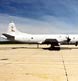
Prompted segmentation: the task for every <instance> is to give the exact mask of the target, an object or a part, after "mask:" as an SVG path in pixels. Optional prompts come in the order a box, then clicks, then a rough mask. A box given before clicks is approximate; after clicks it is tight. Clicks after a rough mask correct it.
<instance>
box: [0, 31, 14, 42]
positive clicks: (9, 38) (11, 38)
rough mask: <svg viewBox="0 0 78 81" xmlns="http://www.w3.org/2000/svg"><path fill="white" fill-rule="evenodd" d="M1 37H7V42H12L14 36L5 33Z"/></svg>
mask: <svg viewBox="0 0 78 81" xmlns="http://www.w3.org/2000/svg"><path fill="white" fill-rule="evenodd" d="M2 35H3V36H5V37H7V39H8V40H11V41H14V38H15V37H14V36H12V35H9V34H6V33H3V34H2Z"/></svg>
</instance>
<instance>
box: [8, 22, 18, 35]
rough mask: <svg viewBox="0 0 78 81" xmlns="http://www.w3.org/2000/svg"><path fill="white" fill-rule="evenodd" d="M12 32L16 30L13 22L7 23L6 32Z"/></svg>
mask: <svg viewBox="0 0 78 81" xmlns="http://www.w3.org/2000/svg"><path fill="white" fill-rule="evenodd" d="M12 32H17V29H16V26H15V23H13V22H11V23H9V27H8V33H12Z"/></svg>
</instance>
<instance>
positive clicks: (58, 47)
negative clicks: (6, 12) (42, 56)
mask: <svg viewBox="0 0 78 81" xmlns="http://www.w3.org/2000/svg"><path fill="white" fill-rule="evenodd" d="M49 50H60V46H59V45H57V46H55V45H53V44H51V46H50V48H49Z"/></svg>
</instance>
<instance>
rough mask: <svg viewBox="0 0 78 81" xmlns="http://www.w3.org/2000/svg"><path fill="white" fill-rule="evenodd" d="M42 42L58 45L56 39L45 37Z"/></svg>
mask: <svg viewBox="0 0 78 81" xmlns="http://www.w3.org/2000/svg"><path fill="white" fill-rule="evenodd" d="M42 44H51V45H53V46H59V43H58V41H57V40H56V39H46V40H45V41H44V42H43V43H42Z"/></svg>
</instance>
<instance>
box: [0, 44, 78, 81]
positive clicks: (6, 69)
mask: <svg viewBox="0 0 78 81" xmlns="http://www.w3.org/2000/svg"><path fill="white" fill-rule="evenodd" d="M43 47H47V46H40V48H36V45H25V44H21V45H20V44H18V45H0V81H77V80H78V47H75V46H62V47H61V50H59V51H57V50H56V51H54V50H48V49H46V50H45V49H42V48H43Z"/></svg>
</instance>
